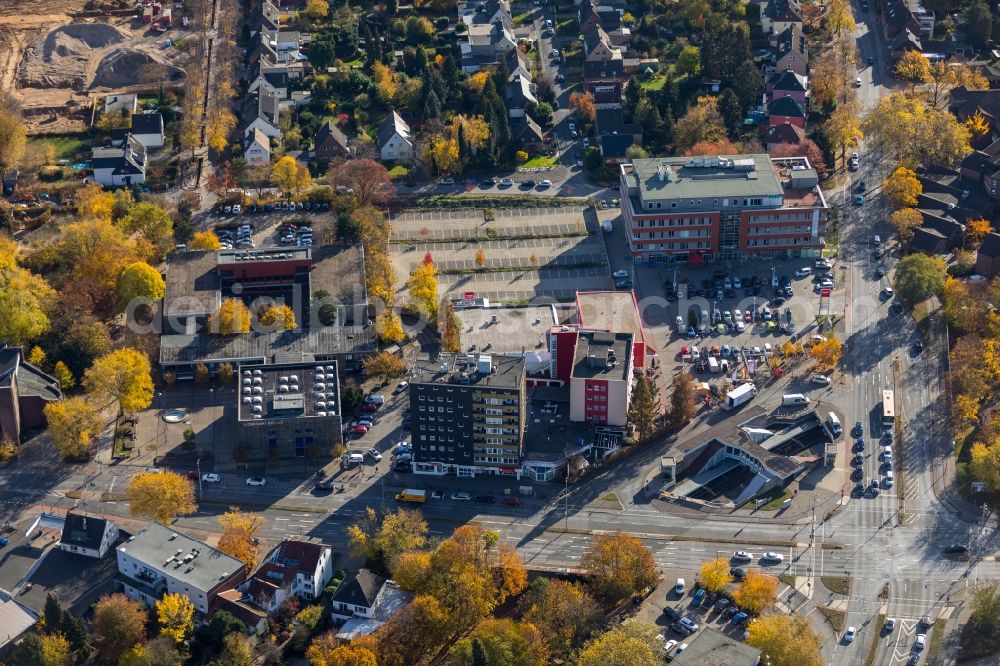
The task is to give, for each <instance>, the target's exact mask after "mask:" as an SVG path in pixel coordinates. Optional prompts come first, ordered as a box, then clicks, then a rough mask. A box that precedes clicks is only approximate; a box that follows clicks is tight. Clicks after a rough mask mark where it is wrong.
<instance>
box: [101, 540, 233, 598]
mask: <svg viewBox="0 0 1000 666" xmlns="http://www.w3.org/2000/svg"><path fill="white" fill-rule="evenodd" d="M117 553H118V575H117V576H116V577H115V581H116V583H117V584H118V585H120V586H121V587H122V591H123V592H124V593H125V594H126V596H128V597H129V598H131V599H135V600H136V601H140V602H142V603H144V604H146V605H147V606H151V605H152V604H153V603H155V602H156V600H158V599H160V598H161V597H162V596H163V595H164V594H167V593H170V594H186V595H187V596H188V598H189V599H190V600H191V603H193V604H194V607H195V608H196V609H197V610H198V612H200V613H202V614H205V613H208V610H209V607H210V606H211V605H212V602H213V601H214V600H215V597H216V596H217V595H218V594H219V593H220V592H221V591H223V590H227V589H230V588H232V587H234V586H236V585H237V584H239V583H240V582H242V580H243V579H244V577H245V576H246V570H245V567H244V566H243V562H241V561H240V560H238V559H236V558H235V557H230V556H229V555H226V554H225V553H223V552H221V551H219V550H216V549H215V548H212V547H211V546H209V545H208V544H205V543H203V542H201V541H198V540H196V539H192V538H191V537H189V536H186V535H184V534H182V533H180V532H176V531H174V530H172V529H170V528H169V527H167V526H166V525H164V524H162V523H155V522H154V523H150V524H149V525H148V526H146V527H145V528H143V529H142V530H141V531H140V532H139V533H138V534H136V535H135V536H134V537H132V538H131V539H129V540H128V541H126V542H125V543H123V544H122V545H120V546H118V551H117Z"/></svg>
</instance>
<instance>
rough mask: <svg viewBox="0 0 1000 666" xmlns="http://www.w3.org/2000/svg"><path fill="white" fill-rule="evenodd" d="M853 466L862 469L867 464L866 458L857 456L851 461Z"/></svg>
mask: <svg viewBox="0 0 1000 666" xmlns="http://www.w3.org/2000/svg"><path fill="white" fill-rule="evenodd" d="M851 464H852V465H854V466H855V467H860V466H861V465H864V464H865V457H864V456H863V455H856V456H854V458H852V459H851Z"/></svg>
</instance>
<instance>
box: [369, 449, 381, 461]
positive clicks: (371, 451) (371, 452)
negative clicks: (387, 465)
mask: <svg viewBox="0 0 1000 666" xmlns="http://www.w3.org/2000/svg"><path fill="white" fill-rule="evenodd" d="M368 455H370V456H371V457H372V458H374V459H375V460H376V461H379V460H382V454H381V453H379V450H378V449H376V448H374V447H372V448H370V449H368Z"/></svg>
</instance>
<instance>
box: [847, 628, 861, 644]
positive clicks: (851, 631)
mask: <svg viewBox="0 0 1000 666" xmlns="http://www.w3.org/2000/svg"><path fill="white" fill-rule="evenodd" d="M857 634H858V630H857V628H856V627H848V628H847V631H845V632H844V642H845V643H853V642H854V637H855V636H857Z"/></svg>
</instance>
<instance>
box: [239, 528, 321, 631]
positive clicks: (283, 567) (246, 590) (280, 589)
mask: <svg viewBox="0 0 1000 666" xmlns="http://www.w3.org/2000/svg"><path fill="white" fill-rule="evenodd" d="M332 577H333V551H332V549H331V548H330V547H329V546H327V545H325V544H322V543H315V542H312V541H299V540H296V539H285V540H283V541H282V542H281V543H279V544H278V545H277V546H275V547H274V548H273V549H271V551H270V552H269V553H268V554H267V555H266V556H265V557H264V559H263V561H261V563H260V566H259V567H257V570H256V571H254V573H253V575H252V576H251V577H250V578H248V579H247V580H246V581H244V582H243V583H242V584H241V585H240V586H239V590H240V592H241V593H242V597H241V600H242V601H243V602H245V603H249V604H250V605H253V606H256V607H258V608H261V609H263V610H265V611H266V612H268V613H273V612H275V611H276V610H278V609H279V608H280V607H281V606H282V605H283V604H285V603H286V602H287V601H288V600H289V599H303V600H305V601H313V600H315V599H317V598H319V596H320V595H321V594H322V593H323V589H324V588H325V587H326V585H327V583H329V582H330V579H331V578H332Z"/></svg>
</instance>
